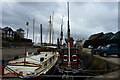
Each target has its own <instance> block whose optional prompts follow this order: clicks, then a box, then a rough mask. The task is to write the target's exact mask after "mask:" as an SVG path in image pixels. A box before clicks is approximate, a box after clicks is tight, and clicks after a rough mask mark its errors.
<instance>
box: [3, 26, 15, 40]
mask: <svg viewBox="0 0 120 80" xmlns="http://www.w3.org/2000/svg"><path fill="white" fill-rule="evenodd" d="M2 36H3V38H9V39H13V38H14V31H13V30H12V29H11V28H10V27H5V28H3V29H2Z"/></svg>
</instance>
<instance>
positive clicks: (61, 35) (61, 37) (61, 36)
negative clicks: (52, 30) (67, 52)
mask: <svg viewBox="0 0 120 80" xmlns="http://www.w3.org/2000/svg"><path fill="white" fill-rule="evenodd" d="M62 39H63V17H62V24H61V34H60V44H62Z"/></svg>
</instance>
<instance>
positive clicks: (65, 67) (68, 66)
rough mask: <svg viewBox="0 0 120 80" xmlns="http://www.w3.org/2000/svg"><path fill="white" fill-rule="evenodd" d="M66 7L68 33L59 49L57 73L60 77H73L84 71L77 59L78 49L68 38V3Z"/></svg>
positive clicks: (79, 60)
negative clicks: (64, 42) (63, 44)
mask: <svg viewBox="0 0 120 80" xmlns="http://www.w3.org/2000/svg"><path fill="white" fill-rule="evenodd" d="M67 5H68V31H67V37H68V38H67V39H66V46H64V47H61V48H60V57H61V58H60V60H59V66H60V67H58V72H59V74H61V75H64V74H67V75H74V74H78V73H80V71H81V70H83V69H84V65H83V63H82V60H81V59H80V58H79V56H78V55H79V52H80V51H79V49H78V48H76V47H74V44H73V43H74V42H73V41H74V40H73V38H72V37H70V25H69V2H68V3H67Z"/></svg>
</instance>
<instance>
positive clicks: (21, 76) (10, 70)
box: [1, 64, 25, 78]
mask: <svg viewBox="0 0 120 80" xmlns="http://www.w3.org/2000/svg"><path fill="white" fill-rule="evenodd" d="M1 65H2V66H3V67H5V69H7V70H8V71H9V72H11V73H13V74H17V75H18V76H19V77H20V78H25V77H24V76H23V75H20V74H19V73H17V72H15V71H14V70H12V69H11V68H9V67H8V66H6V65H4V64H1Z"/></svg>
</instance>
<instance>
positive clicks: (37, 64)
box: [4, 47, 59, 78]
mask: <svg viewBox="0 0 120 80" xmlns="http://www.w3.org/2000/svg"><path fill="white" fill-rule="evenodd" d="M47 48H48V47H47ZM58 57H59V53H58V52H57V51H55V50H54V49H53V50H51V51H50V50H49V52H48V51H43V52H39V53H37V54H32V55H28V53H27V55H26V57H24V58H20V59H16V60H13V61H9V63H8V65H7V66H6V67H5V69H4V74H6V75H7V74H10V73H14V74H15V75H14V76H19V77H21V78H28V77H36V76H39V75H41V74H47V72H48V71H50V69H51V68H52V67H54V66H55V64H56V62H57V61H58Z"/></svg>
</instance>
